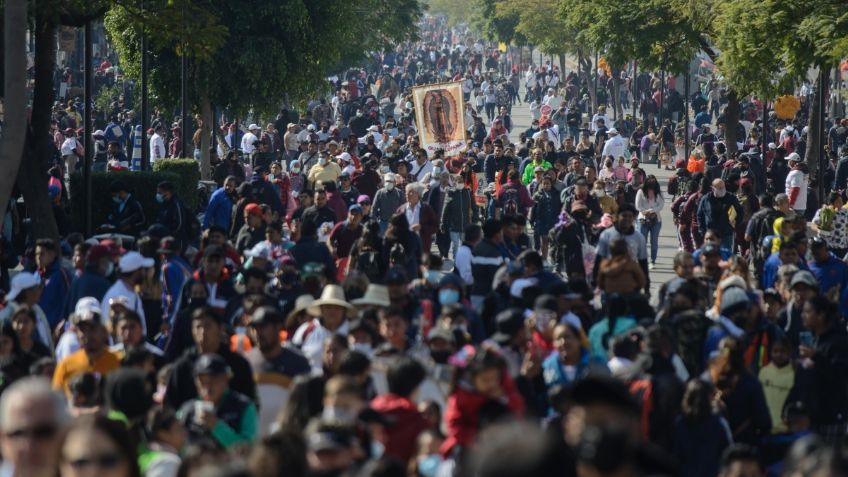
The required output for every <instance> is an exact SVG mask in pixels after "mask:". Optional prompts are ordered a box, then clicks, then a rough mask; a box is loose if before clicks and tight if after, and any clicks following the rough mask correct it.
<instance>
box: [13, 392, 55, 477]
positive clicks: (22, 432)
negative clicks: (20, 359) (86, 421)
mask: <svg viewBox="0 0 848 477" xmlns="http://www.w3.org/2000/svg"><path fill="white" fill-rule="evenodd" d="M67 418H68V416H67V413H66V411H65V406H64V404H63V403H62V400H61V398H60V397H59V395H58V394H56V393H55V392H53V390H52V389H51V387H50V382H49V381H48V380H47V379H45V378H36V377H27V378H23V379H21V380H19V381H16V382H15V383H14V384H12V385H11V386H9V387H8V388H7V389H6V391H5V392H4V393H3V395H2V396H0V451H2V453H3V464H2V467H0V476H3V477H7V476H9V477H11V476H14V477H43V476H44V477H46V476H52V475H55V472H56V465H57V463H56V462H55V458H56V454H57V452H56V451H57V449H56V446H57V445H58V443H59V434H60V431H61V429H62V426H64V425H65V422H66V421H67Z"/></svg>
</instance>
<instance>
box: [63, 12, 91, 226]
mask: <svg viewBox="0 0 848 477" xmlns="http://www.w3.org/2000/svg"><path fill="white" fill-rule="evenodd" d="M84 30H85V33H84V37H85V45H84V46H83V49H84V50H85V52H84V54H83V58H84V61H85V67H84V68H83V72H84V74H85V77H84V79H83V89H84V93H83V97H84V98H85V103H84V104H85V106H84V107H83V114H84V116H83V130H84V132H83V134H85V139H84V140H83V144H84V145H85V146H84V147H85V158H84V160H83V169H82V178H83V182H84V183H85V194H84V197H85V214H83V228H84V230H85V235H86V237H87V236H89V235H91V199H92V197H91V164H92V162H93V161H92V160H91V159H92V154H93V153H94V142H93V137H92V136H91V133H92V130H91V126H92V125H91V113H92V107H91V103H92V99H93V98H92V96H91V84H92V81H93V80H92V77H91V70H92V68H91V64H92V63H93V62H94V61H93V58H92V56H93V52H92V50H93V46H92V44H91V20H89V21H87V22H85V29H84ZM69 172H70V171H69Z"/></svg>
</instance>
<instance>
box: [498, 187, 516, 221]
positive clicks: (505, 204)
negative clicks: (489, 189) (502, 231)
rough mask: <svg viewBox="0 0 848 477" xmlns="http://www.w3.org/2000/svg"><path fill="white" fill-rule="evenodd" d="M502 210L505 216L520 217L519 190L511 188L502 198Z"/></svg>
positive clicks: (505, 191)
mask: <svg viewBox="0 0 848 477" xmlns="http://www.w3.org/2000/svg"><path fill="white" fill-rule="evenodd" d="M501 208H502V209H503V215H504V216H512V215H518V190H516V189H515V187H509V188H507V189H506V190H504V193H503V196H502V197H501Z"/></svg>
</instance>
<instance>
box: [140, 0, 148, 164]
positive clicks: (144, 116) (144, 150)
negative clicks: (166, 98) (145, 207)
mask: <svg viewBox="0 0 848 477" xmlns="http://www.w3.org/2000/svg"><path fill="white" fill-rule="evenodd" d="M141 12H142V15H143V14H144V0H141ZM141 28H142V30H141V41H140V44H141V45H140V46H141V170H142V171H146V170H147V169H149V168H150V147H149V146H148V144H147V129H148V128H150V111H149V110H148V104H147V76H148V70H149V68H150V65H148V60H149V58H148V57H147V32H146V31H145V27H144V25H142V27H141Z"/></svg>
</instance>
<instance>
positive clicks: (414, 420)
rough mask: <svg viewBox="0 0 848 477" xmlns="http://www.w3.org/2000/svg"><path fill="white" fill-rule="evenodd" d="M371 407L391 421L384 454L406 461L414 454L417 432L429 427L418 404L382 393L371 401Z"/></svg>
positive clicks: (394, 395)
mask: <svg viewBox="0 0 848 477" xmlns="http://www.w3.org/2000/svg"><path fill="white" fill-rule="evenodd" d="M371 408H372V409H374V410H375V411H377V412H379V413H380V414H382V415H384V416H387V417H388V418H389V419H390V420H392V421H393V424H392V426H391V427H390V428H389V429H388V430H387V431H386V433H387V435H386V437H387V439H386V455H389V456H392V457H395V458H398V459H400V461H401V462H408V461H409V459H410V458H411V457H412V456H413V455H415V451H416V447H417V444H416V439H417V437H418V434H420V433H421V432H423V431H424V430H426V429H428V428H429V427H430V425H429V423H428V421H427V419H426V418H424V416H423V415H422V414H421V412H419V411H418V406H417V405H416V404H415V403H414V402H412V401H411V400H409V399H408V398H405V397H402V396H398V395H397V394H392V393H389V394H383V395H380V396H377V397H376V398H374V400H372V401H371Z"/></svg>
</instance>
